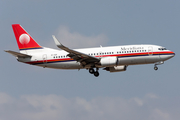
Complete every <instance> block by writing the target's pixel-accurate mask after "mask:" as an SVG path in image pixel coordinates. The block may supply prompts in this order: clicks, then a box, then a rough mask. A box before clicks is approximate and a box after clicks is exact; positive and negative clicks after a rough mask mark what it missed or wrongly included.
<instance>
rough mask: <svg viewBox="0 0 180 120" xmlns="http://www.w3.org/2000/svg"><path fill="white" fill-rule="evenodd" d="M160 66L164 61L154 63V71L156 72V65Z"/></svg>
mask: <svg viewBox="0 0 180 120" xmlns="http://www.w3.org/2000/svg"><path fill="white" fill-rule="evenodd" d="M161 64H164V61H160V62H157V63H155V64H154V70H158V67H157V65H161Z"/></svg>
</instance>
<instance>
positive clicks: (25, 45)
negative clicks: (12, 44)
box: [12, 24, 42, 50]
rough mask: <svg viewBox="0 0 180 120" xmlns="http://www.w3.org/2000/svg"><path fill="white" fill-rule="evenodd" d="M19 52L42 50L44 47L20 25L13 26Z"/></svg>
mask: <svg viewBox="0 0 180 120" xmlns="http://www.w3.org/2000/svg"><path fill="white" fill-rule="evenodd" d="M12 28H13V31H14V35H15V37H16V41H17V44H18V47H19V50H29V49H41V48H42V47H41V46H40V45H39V44H38V43H37V42H36V41H35V40H34V39H33V38H32V37H31V36H30V35H29V34H28V33H27V32H26V31H25V30H24V29H23V27H22V26H21V25H20V24H13V25H12Z"/></svg>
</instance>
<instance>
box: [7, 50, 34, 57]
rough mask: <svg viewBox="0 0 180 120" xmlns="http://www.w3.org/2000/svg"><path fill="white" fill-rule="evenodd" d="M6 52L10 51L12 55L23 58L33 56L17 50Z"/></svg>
mask: <svg viewBox="0 0 180 120" xmlns="http://www.w3.org/2000/svg"><path fill="white" fill-rule="evenodd" d="M5 52H7V53H10V54H11V55H13V56H15V57H22V58H27V57H32V56H30V55H26V54H23V53H19V52H15V51H11V50H5Z"/></svg>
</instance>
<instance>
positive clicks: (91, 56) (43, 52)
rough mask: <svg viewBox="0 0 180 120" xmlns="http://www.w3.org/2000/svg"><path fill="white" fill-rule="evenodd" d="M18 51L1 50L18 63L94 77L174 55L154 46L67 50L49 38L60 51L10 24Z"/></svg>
mask: <svg viewBox="0 0 180 120" xmlns="http://www.w3.org/2000/svg"><path fill="white" fill-rule="evenodd" d="M12 28H13V31H14V35H15V38H16V41H17V44H18V47H19V50H20V52H15V51H11V50H5V52H7V53H10V54H12V55H13V56H15V57H16V59H17V60H18V61H19V62H23V63H26V64H30V65H36V66H40V67H44V68H54V69H78V70H80V69H87V70H89V73H91V74H93V75H94V76H95V77H98V76H99V72H98V70H99V68H103V70H106V71H109V72H121V71H126V69H127V66H129V65H140V64H154V70H158V67H157V65H161V64H163V63H164V61H166V60H168V59H170V58H172V57H174V56H175V53H174V52H172V51H170V50H167V49H166V48H165V47H162V46H158V45H151V44H146V45H123V46H109V47H102V46H100V47H95V48H84V49H70V48H68V47H66V46H64V45H63V44H62V43H60V42H59V41H58V40H57V38H56V37H55V36H54V35H53V36H52V37H53V39H54V42H55V44H56V46H57V47H58V48H60V49H61V50H56V49H51V48H47V47H42V46H40V45H39V44H38V43H37V42H36V41H35V40H34V39H33V38H32V37H31V36H30V35H29V34H28V33H27V32H26V31H25V29H24V28H23V27H22V26H21V25H20V24H12Z"/></svg>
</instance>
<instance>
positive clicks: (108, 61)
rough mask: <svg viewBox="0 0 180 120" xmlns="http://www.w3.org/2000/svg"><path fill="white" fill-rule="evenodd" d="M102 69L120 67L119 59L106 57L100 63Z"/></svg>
mask: <svg viewBox="0 0 180 120" xmlns="http://www.w3.org/2000/svg"><path fill="white" fill-rule="evenodd" d="M100 64H101V66H102V67H112V66H117V65H118V58H117V57H105V58H102V59H101V61H100Z"/></svg>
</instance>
